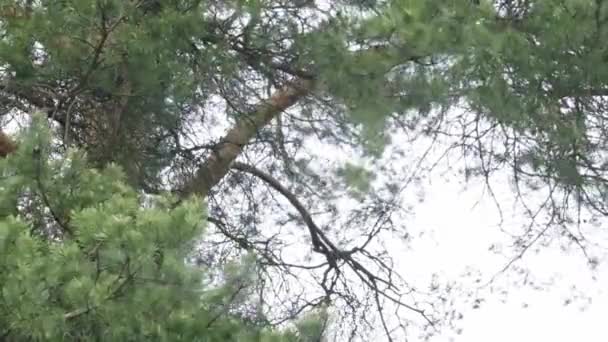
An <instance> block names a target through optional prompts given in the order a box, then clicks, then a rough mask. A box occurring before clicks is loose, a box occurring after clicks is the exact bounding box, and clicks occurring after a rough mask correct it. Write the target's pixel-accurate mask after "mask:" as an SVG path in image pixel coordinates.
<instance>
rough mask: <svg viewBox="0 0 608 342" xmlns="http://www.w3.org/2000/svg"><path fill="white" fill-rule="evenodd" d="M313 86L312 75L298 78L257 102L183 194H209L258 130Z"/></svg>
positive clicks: (199, 170)
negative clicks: (310, 77)
mask: <svg viewBox="0 0 608 342" xmlns="http://www.w3.org/2000/svg"><path fill="white" fill-rule="evenodd" d="M313 87H314V81H312V80H310V79H296V80H295V81H293V82H291V83H289V84H287V85H285V86H283V88H281V89H279V90H277V91H276V92H275V93H274V94H273V95H272V96H271V97H270V98H269V99H267V100H265V101H263V102H262V103H260V104H258V105H257V106H256V109H255V110H254V111H252V112H251V113H247V114H243V115H242V116H241V117H240V118H239V119H238V120H237V122H236V124H235V125H234V127H232V128H231V129H230V130H228V132H227V133H226V135H225V136H224V138H222V139H221V141H220V143H219V144H218V146H217V148H216V149H215V151H214V152H213V153H212V154H211V155H210V156H209V157H208V158H207V160H205V161H204V162H203V163H202V164H201V165H200V167H199V168H198V170H197V171H196V173H195V175H194V177H193V178H192V179H191V180H190V181H188V182H187V183H186V186H185V187H184V189H183V191H184V192H183V195H184V196H186V197H187V196H189V195H198V196H201V197H203V198H204V197H207V196H208V195H209V191H210V190H211V188H213V187H214V186H215V185H217V184H218V183H219V182H220V180H221V179H222V178H224V176H225V175H226V174H227V173H228V171H229V170H230V166H231V164H232V162H234V160H235V159H236V158H237V157H238V156H239V154H240V153H241V151H242V150H243V148H244V147H245V145H247V143H248V142H249V141H250V140H251V139H252V138H253V137H254V136H255V134H256V133H257V132H258V131H259V130H260V129H261V128H262V127H264V126H266V125H267V124H268V123H270V121H271V120H272V119H273V118H274V117H276V116H277V115H278V114H279V113H281V112H283V111H284V110H286V109H287V108H289V107H291V106H293V105H294V104H295V103H297V102H298V101H299V100H300V99H301V98H303V97H304V96H306V95H308V94H309V93H310V91H311V90H312V89H313Z"/></svg>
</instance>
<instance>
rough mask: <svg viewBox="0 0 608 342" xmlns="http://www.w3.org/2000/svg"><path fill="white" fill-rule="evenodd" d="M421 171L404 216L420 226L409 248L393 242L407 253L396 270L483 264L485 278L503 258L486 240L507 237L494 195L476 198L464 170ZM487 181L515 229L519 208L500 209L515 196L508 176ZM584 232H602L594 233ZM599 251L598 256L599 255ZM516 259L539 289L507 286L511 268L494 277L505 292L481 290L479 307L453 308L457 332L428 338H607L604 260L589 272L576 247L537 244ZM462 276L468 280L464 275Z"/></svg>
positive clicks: (468, 341) (470, 341) (478, 193)
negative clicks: (420, 189) (415, 198)
mask: <svg viewBox="0 0 608 342" xmlns="http://www.w3.org/2000/svg"><path fill="white" fill-rule="evenodd" d="M442 169H443V170H445V168H441V167H440V168H439V169H438V171H441V170H442ZM428 179H430V180H431V182H428ZM428 179H427V184H425V186H424V188H425V199H424V201H423V202H422V203H419V204H418V205H416V206H415V207H414V210H413V212H414V214H413V217H412V219H411V220H410V221H408V222H407V224H406V225H407V226H409V227H412V228H413V229H414V230H415V231H425V232H426V233H425V234H424V235H423V236H422V237H416V238H415V239H413V241H412V245H411V250H409V251H402V250H399V248H403V247H398V246H394V247H393V249H395V251H394V253H393V255H394V256H395V257H396V258H402V259H404V260H407V261H403V262H402V263H401V264H402V265H401V266H400V267H399V270H400V272H401V274H402V275H404V276H406V277H408V275H409V276H417V277H420V278H421V279H424V278H425V277H428V276H429V274H430V273H432V272H439V273H442V274H444V275H445V277H446V278H447V279H450V278H451V279H459V275H460V274H462V273H463V272H464V271H465V270H466V268H467V266H469V265H470V266H473V267H475V268H479V269H480V270H481V271H482V275H483V279H484V281H487V280H489V279H490V277H491V276H492V275H493V274H495V272H497V271H499V270H500V269H501V268H502V267H503V266H504V265H505V262H506V261H507V259H506V258H501V257H500V256H498V255H495V254H492V253H491V252H490V251H488V247H489V246H490V245H491V244H492V243H495V242H500V241H503V242H505V243H508V241H509V240H505V235H502V234H501V233H500V229H499V228H498V227H497V224H498V222H499V215H498V211H497V209H496V206H495V204H494V202H493V201H491V200H490V199H489V197H488V196H485V199H482V200H481V202H480V203H478V204H477V205H476V202H477V201H479V199H480V198H483V197H482V194H483V184H481V181H479V180H473V181H471V183H470V184H468V185H467V186H465V183H464V176H463V175H458V174H456V173H451V174H447V175H446V177H443V176H442V175H440V174H439V172H435V173H434V174H433V175H431V176H430V177H429V178H428ZM493 189H494V191H495V192H496V193H497V196H499V197H502V201H503V204H504V206H503V213H504V222H503V228H506V229H509V228H515V229H516V228H518V227H519V226H520V225H521V223H523V222H526V219H525V218H521V216H520V215H518V214H516V213H515V214H510V213H509V211H511V210H505V208H506V209H511V207H510V205H511V204H512V203H513V198H514V197H513V195H512V191H511V190H510V187H509V185H508V178H507V177H499V178H497V179H496V182H495V184H493ZM601 228H603V227H601ZM596 229H597V228H596ZM589 237H590V238H591V239H593V238H594V237H597V238H598V239H601V238H602V236H601V235H599V234H593V233H591V234H590V235H589ZM598 242H599V241H598ZM505 246H506V244H505ZM604 246H608V245H604ZM598 257H600V259H601V260H604V259H605V256H601V255H598ZM519 265H523V266H526V267H528V268H530V270H531V275H532V276H533V277H534V278H535V279H536V280H537V283H540V284H543V285H544V286H543V289H540V290H534V289H531V288H530V287H513V286H509V285H508V281H509V280H510V278H512V276H513V274H510V275H509V274H506V275H504V276H502V277H500V278H498V280H497V284H500V285H502V286H505V285H506V286H507V287H508V289H509V293H508V294H507V295H506V296H504V295H500V294H498V293H496V294H490V295H488V294H487V293H486V295H485V296H484V298H486V299H489V301H488V302H485V303H483V304H482V306H481V308H480V309H472V308H467V307H464V308H459V309H461V310H462V312H463V313H464V319H463V321H462V325H461V326H462V328H463V329H464V330H463V332H462V334H461V335H456V334H453V333H444V334H442V335H439V336H437V337H435V338H432V339H431V341H438V342H443V341H446V342H447V341H456V342H478V341H479V342H481V341H484V342H485V341H493V342H502V341H505V342H506V341H509V342H511V341H518V342H527V341H530V342H532V341H534V342H537V341H551V342H562V341H563V342H566V341H568V342H570V341H579V340H580V341H586V342H594V341H597V342H600V341H602V342H603V341H606V340H608V331H607V330H608V328H607V327H608V326H607V325H605V323H606V317H608V293H607V292H608V272H607V271H608V267H606V265H605V264H603V263H600V266H599V267H598V268H597V269H596V270H595V271H594V272H592V271H590V269H589V267H588V266H587V265H586V261H585V259H584V258H583V257H582V255H581V254H580V251H579V250H577V249H576V248H572V249H571V251H569V252H563V251H560V250H559V249H558V248H553V247H550V248H548V249H542V250H541V253H540V254H535V253H534V252H531V253H529V254H526V256H525V257H524V259H523V260H522V261H520V262H519ZM594 278H595V279H596V280H593V279H594ZM461 279H462V280H463V281H464V282H466V281H467V279H466V278H461ZM515 279H516V278H512V280H515ZM573 286H574V287H575V289H576V290H573ZM471 288H473V287H471ZM576 291H580V292H581V293H582V294H585V295H586V296H589V297H591V299H592V301H591V302H590V303H589V302H588V301H587V299H585V298H581V299H580V300H578V301H573V302H572V303H571V304H569V305H567V306H565V305H564V301H565V300H566V298H571V295H572V294H573V293H576ZM505 299H506V301H504V302H503V300H505ZM526 304H527V306H526ZM410 340H411V341H416V338H415V337H414V336H412V337H411V338H410Z"/></svg>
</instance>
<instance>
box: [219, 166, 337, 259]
mask: <svg viewBox="0 0 608 342" xmlns="http://www.w3.org/2000/svg"><path fill="white" fill-rule="evenodd" d="M231 168H232V169H234V170H238V171H241V172H246V173H249V174H251V175H254V176H256V177H258V178H259V179H261V180H263V181H264V182H266V183H267V184H268V185H270V187H272V188H273V189H275V190H276V191H278V192H279V193H280V194H281V195H283V196H284V197H285V198H286V199H287V200H288V201H289V203H291V205H293V207H294V208H296V210H297V211H298V213H299V214H300V216H301V217H302V219H303V220H304V223H306V226H307V227H308V230H309V232H310V237H311V239H312V245H313V250H315V251H322V250H321V249H325V250H324V251H322V252H326V251H327V247H328V246H325V244H324V242H325V241H321V238H320V236H321V237H323V238H322V240H328V239H327V238H326V237H325V236H324V235H323V231H322V230H321V229H320V228H319V226H317V224H316V223H315V221H314V220H313V219H312V216H311V215H310V213H309V212H308V210H307V209H306V208H305V207H304V205H303V204H302V202H300V200H298V198H297V197H296V195H294V194H293V193H292V192H291V191H289V190H288V189H287V188H286V187H284V186H283V185H282V184H281V183H280V182H279V181H278V180H276V179H275V178H274V177H272V176H271V175H269V174H267V173H266V172H264V171H262V170H260V169H258V168H256V167H254V166H252V165H247V164H244V163H240V162H234V163H233V164H232V167H231ZM328 242H329V241H328ZM329 247H330V248H331V247H333V244H331V242H330V246H329ZM334 248H335V247H334ZM334 248H331V249H334Z"/></svg>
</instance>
